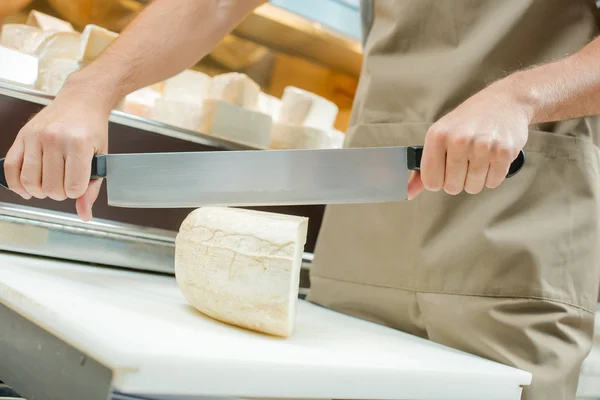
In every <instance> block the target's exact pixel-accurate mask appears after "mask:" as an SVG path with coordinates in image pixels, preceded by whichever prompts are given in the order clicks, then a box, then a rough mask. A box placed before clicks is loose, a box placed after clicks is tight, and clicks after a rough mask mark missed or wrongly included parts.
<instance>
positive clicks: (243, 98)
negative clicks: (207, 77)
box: [208, 72, 260, 110]
mask: <svg viewBox="0 0 600 400" xmlns="http://www.w3.org/2000/svg"><path fill="white" fill-rule="evenodd" d="M259 93H260V86H258V84H257V83H256V82H254V81H253V80H252V79H250V78H249V77H248V76H247V75H245V74H241V73H239V72H231V73H226V74H221V75H217V76H214V77H213V78H212V80H211V84H210V88H209V93H208V98H209V99H215V100H223V101H226V102H228V103H232V104H235V105H238V106H240V107H243V108H246V109H248V110H258V96H259Z"/></svg>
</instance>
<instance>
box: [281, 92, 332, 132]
mask: <svg viewBox="0 0 600 400" xmlns="http://www.w3.org/2000/svg"><path fill="white" fill-rule="evenodd" d="M338 112H339V108H338V106H337V105H336V104H335V103H333V102H332V101H330V100H327V99H326V98H324V97H321V96H318V95H316V94H314V93H311V92H308V91H306V90H303V89H299V88H297V87H293V86H288V87H286V88H285V89H284V91H283V96H282V97H281V108H280V111H279V118H278V122H281V123H283V124H289V125H298V126H311V127H313V128H318V129H331V128H333V124H334V123H335V120H336V118H337V115H338Z"/></svg>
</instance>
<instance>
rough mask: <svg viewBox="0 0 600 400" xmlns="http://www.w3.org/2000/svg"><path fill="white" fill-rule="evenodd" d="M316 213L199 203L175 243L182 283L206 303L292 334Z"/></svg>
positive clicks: (197, 302)
mask: <svg viewBox="0 0 600 400" xmlns="http://www.w3.org/2000/svg"><path fill="white" fill-rule="evenodd" d="M307 228H308V218H305V217H297V216H291V215H283V214H275V213H267V212H261V211H254V210H245V209H236V208H228V207H204V208H199V209H196V210H194V211H192V212H191V213H190V214H189V215H188V216H187V218H186V219H185V220H184V221H183V223H182V224H181V227H180V229H179V232H178V234H177V238H176V244H175V276H176V280H177V284H178V286H179V288H180V290H181V292H182V294H183V295H184V296H185V298H186V299H187V300H188V301H189V303H190V304H191V305H192V306H193V307H194V308H196V309H197V310H198V311H200V312H202V313H204V314H205V315H207V316H209V317H212V318H214V319H216V320H219V321H221V322H224V323H228V324H230V325H235V326H239V327H242V328H246V329H249V330H253V331H257V332H262V333H266V334H270V335H274V336H280V337H289V336H291V335H292V334H293V331H294V328H295V322H296V307H297V301H298V289H299V282H300V269H301V265H302V255H303V252H304V245H305V243H306V235H307Z"/></svg>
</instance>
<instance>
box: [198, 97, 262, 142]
mask: <svg viewBox="0 0 600 400" xmlns="http://www.w3.org/2000/svg"><path fill="white" fill-rule="evenodd" d="M200 121H201V126H200V129H198V130H199V131H200V132H202V133H205V134H207V135H213V136H218V137H220V138H223V139H227V140H231V141H235V142H238V143H243V144H246V145H249V146H252V147H258V148H264V149H266V148H268V146H269V142H270V140H271V128H272V125H273V124H272V122H273V120H272V119H271V116H270V115H267V114H265V113H262V112H258V111H253V110H248V109H245V108H242V107H240V106H237V105H235V104H231V103H228V102H226V101H223V100H214V99H208V100H206V101H205V102H204V105H203V107H202V116H201V118H200Z"/></svg>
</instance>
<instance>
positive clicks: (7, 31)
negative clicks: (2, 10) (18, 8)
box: [0, 24, 42, 51]
mask: <svg viewBox="0 0 600 400" xmlns="http://www.w3.org/2000/svg"><path fill="white" fill-rule="evenodd" d="M41 32H42V30H41V29H40V28H37V27H35V26H30V25H25V24H4V25H2V30H1V31H0V45H2V46H5V47H10V48H11V49H15V50H19V51H24V48H23V47H24V44H25V40H26V39H27V38H29V37H31V36H39V35H40V34H41Z"/></svg>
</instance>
